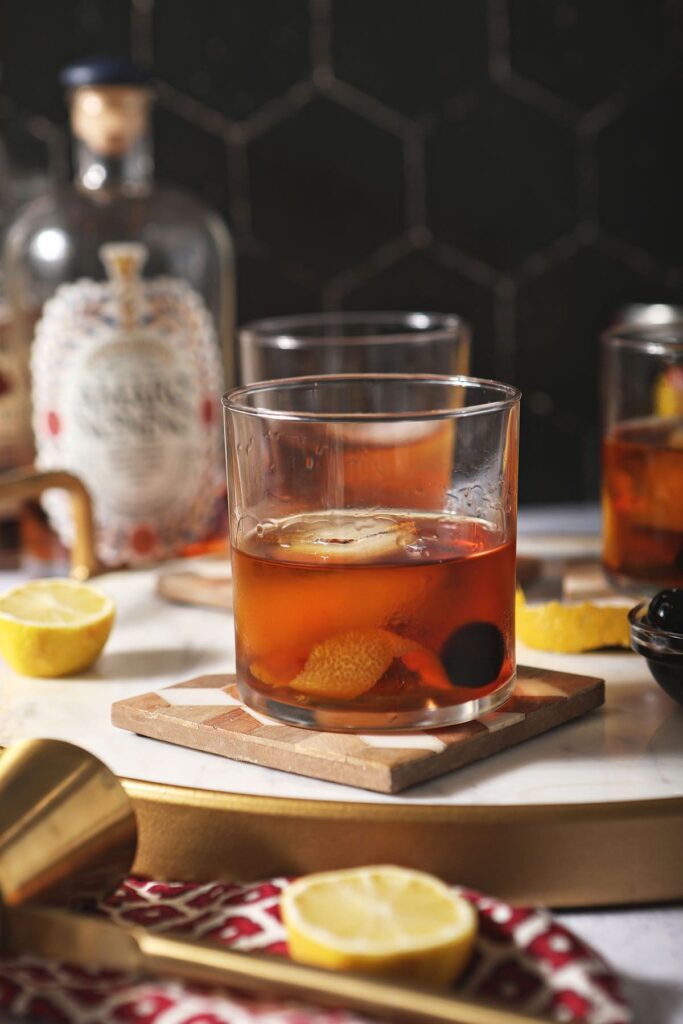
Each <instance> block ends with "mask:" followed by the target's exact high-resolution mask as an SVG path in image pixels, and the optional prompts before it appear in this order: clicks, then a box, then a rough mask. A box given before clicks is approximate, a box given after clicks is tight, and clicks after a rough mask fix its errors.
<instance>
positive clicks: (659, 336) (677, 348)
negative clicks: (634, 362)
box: [601, 320, 683, 356]
mask: <svg viewBox="0 0 683 1024" xmlns="http://www.w3.org/2000/svg"><path fill="white" fill-rule="evenodd" d="M601 340H602V343H603V345H605V347H607V348H626V349H630V350H631V351H633V352H643V353H645V354H646V355H653V356H663V355H666V354H667V353H671V352H683V320H672V321H671V322H670V323H662V324H619V325H618V326H617V327H611V328H610V329H609V330H607V331H604V332H603V334H602V336H601Z"/></svg>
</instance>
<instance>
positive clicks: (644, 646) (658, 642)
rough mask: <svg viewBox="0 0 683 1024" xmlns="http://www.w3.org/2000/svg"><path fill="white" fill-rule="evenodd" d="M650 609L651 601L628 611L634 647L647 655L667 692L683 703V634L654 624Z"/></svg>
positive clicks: (649, 664) (647, 659)
mask: <svg viewBox="0 0 683 1024" xmlns="http://www.w3.org/2000/svg"><path fill="white" fill-rule="evenodd" d="M648 608H649V602H648V601H642V602H641V604H638V605H636V607H635V608H632V609H631V611H630V612H629V613H628V621H629V623H630V625H631V647H632V648H633V650H634V651H635V652H636V654H642V656H643V657H644V658H645V660H646V661H647V664H648V668H649V669H650V672H651V673H652V676H653V678H654V679H655V681H656V682H658V683H659V685H660V686H661V688H662V689H663V690H664V692H665V693H668V695H669V696H670V697H671V698H672V699H673V700H675V701H678V703H679V704H681V705H683V633H672V632H671V631H670V630H668V629H660V628H658V627H657V626H651V625H650V623H649V622H648V621H647V612H648Z"/></svg>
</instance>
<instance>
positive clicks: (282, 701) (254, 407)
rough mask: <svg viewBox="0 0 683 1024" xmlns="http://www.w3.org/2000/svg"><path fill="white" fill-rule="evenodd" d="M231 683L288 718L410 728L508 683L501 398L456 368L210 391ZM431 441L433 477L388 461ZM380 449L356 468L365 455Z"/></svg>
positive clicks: (510, 626)
mask: <svg viewBox="0 0 683 1024" xmlns="http://www.w3.org/2000/svg"><path fill="white" fill-rule="evenodd" d="M224 406H225V421H226V443H227V453H228V480H229V502H230V539H231V549H232V565H233V586H234V608H235V632H236V651H237V677H238V684H239V688H240V692H241V695H242V698H243V699H244V700H245V702H246V703H247V704H248V705H249V706H251V707H253V708H255V709H257V710H260V711H262V712H264V713H266V714H269V715H271V716H273V717H276V718H279V719H281V720H284V721H288V722H291V723H294V724H298V725H304V726H310V727H314V728H323V729H325V728H327V729H335V730H354V729H356V730H358V729H361V730H362V729H397V728H398V729H405V728H412V727H415V728H424V727H436V726H441V725H447V724H450V723H454V722H462V721H466V720H469V719H471V718H474V717H476V716H478V715H479V714H481V713H483V712H485V711H487V710H490V709H492V708H495V707H497V706H499V705H500V704H501V703H502V702H503V701H505V700H506V699H507V697H508V696H509V694H510V693H511V691H512V687H513V685H514V678H515V658H514V596H515V539H516V502H517V456H518V412H519V393H518V392H517V391H516V390H515V389H514V388H511V387H508V386H506V385H503V384H496V383H494V382H490V381H478V380H475V379H472V378H465V377H442V376H428V375H423V376H408V375H399V374H377V375H372V374H370V375H359V376H353V375H341V376H337V377H320V378H299V379H293V380H282V381H270V382H265V383H262V384H255V385H251V386H249V387H245V388H241V389H238V390H236V391H233V392H232V393H230V394H229V395H227V396H226V397H225V399H224ZM430 434H433V435H434V436H437V437H438V438H439V445H440V446H441V459H440V461H439V467H438V473H436V474H433V475H431V476H429V477H428V478H425V477H422V476H420V475H419V474H415V475H414V476H413V477H411V476H410V475H409V474H407V473H401V472H399V477H398V479H400V481H401V484H400V487H399V486H397V483H396V480H397V477H396V473H397V469H398V470H399V471H400V470H401V461H400V460H401V455H400V454H398V455H396V457H395V458H392V454H391V453H392V452H393V453H400V451H401V448H402V447H403V446H404V445H405V443H406V442H407V441H408V440H409V439H411V438H413V439H414V440H415V442H416V443H417V439H419V438H420V437H426V436H429V435H430ZM378 449H382V450H383V451H384V452H385V458H383V459H382V460H381V461H380V462H375V463H374V465H373V469H372V472H364V471H363V472H356V471H355V470H357V468H358V467H359V466H360V467H364V466H366V465H367V463H366V462H365V459H366V456H367V453H368V450H371V451H376V450H378Z"/></svg>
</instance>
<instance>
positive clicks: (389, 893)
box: [280, 866, 477, 985]
mask: <svg viewBox="0 0 683 1024" xmlns="http://www.w3.org/2000/svg"><path fill="white" fill-rule="evenodd" d="M280 909H281V911H282V919H283V921H284V924H285V928H286V930H287V938H288V942H289V952H290V955H291V956H292V958H293V959H294V960H299V961H300V962H301V963H307V964H314V965H316V966H318V967H327V968H332V969H333V970H349V971H360V972H364V973H370V974H381V975H387V976H397V975H398V976H400V977H401V978H404V979H410V980H413V981H416V982H420V983H423V984H427V985H448V984H450V983H451V982H453V981H455V979H456V978H457V977H458V976H459V975H460V974H461V973H462V972H463V970H464V969H465V967H466V965H467V962H468V961H469V959H470V955H471V952H472V947H473V945H474V940H475V938H476V933H477V913H476V911H475V910H474V908H473V907H472V905H471V904H470V903H468V902H467V900H465V899H464V898H463V897H462V896H458V895H457V894H456V893H455V892H454V891H453V890H452V889H450V888H449V887H448V886H446V885H444V883H443V882H440V881H439V880H438V879H437V878H434V877H433V876H432V875H427V874H425V873H423V872H422V871H411V870H408V869H406V868H399V867H391V866H379V867H362V868H349V869H347V870H345V871H327V872H322V873H320V874H315V875H307V876H306V877H304V878H300V879H299V880H298V881H296V882H293V883H292V884H291V885H290V886H288V887H287V888H286V889H285V891H284V893H283V895H282V898H281V901H280Z"/></svg>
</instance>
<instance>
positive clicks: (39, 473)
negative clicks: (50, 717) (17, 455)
mask: <svg viewBox="0 0 683 1024" xmlns="http://www.w3.org/2000/svg"><path fill="white" fill-rule="evenodd" d="M53 487H56V488H59V489H61V490H64V491H68V492H69V495H70V496H71V515H72V517H73V523H74V539H73V544H72V546H71V576H72V577H73V579H75V580H87V579H88V578H89V577H90V576H92V575H93V574H94V573H96V572H97V571H98V569H99V563H98V561H97V555H96V553H95V527H94V522H93V511H92V499H91V497H90V494H89V492H88V490H87V488H86V486H85V484H84V483H83V481H82V480H80V479H79V478H78V477H77V476H74V474H73V473H68V472H67V471H66V470H64V469H48V470H40V469H34V468H33V467H32V466H27V467H25V468H23V469H15V470H11V471H10V472H8V473H3V474H2V475H0V499H8V500H13V499H15V500H18V501H26V500H28V499H29V498H39V497H40V495H41V494H42V493H43V491H47V490H49V489H50V488H53Z"/></svg>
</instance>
